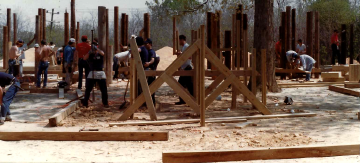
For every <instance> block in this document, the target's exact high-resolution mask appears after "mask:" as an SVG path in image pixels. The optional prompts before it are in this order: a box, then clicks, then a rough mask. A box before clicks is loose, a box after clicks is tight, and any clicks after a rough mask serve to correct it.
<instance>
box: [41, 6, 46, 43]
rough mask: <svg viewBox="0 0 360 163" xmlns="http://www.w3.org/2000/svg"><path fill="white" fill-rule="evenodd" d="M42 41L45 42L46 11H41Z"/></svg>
mask: <svg viewBox="0 0 360 163" xmlns="http://www.w3.org/2000/svg"><path fill="white" fill-rule="evenodd" d="M42 23H43V24H42V28H43V29H42V39H44V40H46V9H42Z"/></svg>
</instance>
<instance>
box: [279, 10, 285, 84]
mask: <svg viewBox="0 0 360 163" xmlns="http://www.w3.org/2000/svg"><path fill="white" fill-rule="evenodd" d="M286 29H287V28H286V13H285V12H281V27H280V39H281V54H280V66H279V67H280V68H283V69H286V62H287V60H286V43H287V42H286V32H287V31H286ZM284 79H286V75H285V74H282V75H281V80H284Z"/></svg>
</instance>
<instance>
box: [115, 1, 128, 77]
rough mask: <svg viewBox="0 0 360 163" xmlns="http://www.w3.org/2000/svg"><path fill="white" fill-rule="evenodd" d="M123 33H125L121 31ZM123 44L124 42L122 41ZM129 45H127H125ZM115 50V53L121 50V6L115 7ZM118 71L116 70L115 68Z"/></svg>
mask: <svg viewBox="0 0 360 163" xmlns="http://www.w3.org/2000/svg"><path fill="white" fill-rule="evenodd" d="M123 19H124V18H123V17H121V28H123V27H122V26H124V23H123ZM121 34H122V35H123V33H121ZM121 37H122V36H121ZM121 43H122V44H123V42H121ZM124 46H127V45H124ZM114 52H115V54H117V53H119V52H120V44H119V6H115V7H114ZM115 71H116V70H115Z"/></svg>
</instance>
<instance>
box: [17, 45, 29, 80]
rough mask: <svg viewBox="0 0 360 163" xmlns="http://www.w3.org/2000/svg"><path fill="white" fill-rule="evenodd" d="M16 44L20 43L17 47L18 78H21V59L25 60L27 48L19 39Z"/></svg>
mask: <svg viewBox="0 0 360 163" xmlns="http://www.w3.org/2000/svg"><path fill="white" fill-rule="evenodd" d="M18 42H19V43H20V47H19V53H20V56H19V76H20V77H22V76H23V59H25V50H26V48H27V44H24V41H23V40H21V39H19V40H18Z"/></svg>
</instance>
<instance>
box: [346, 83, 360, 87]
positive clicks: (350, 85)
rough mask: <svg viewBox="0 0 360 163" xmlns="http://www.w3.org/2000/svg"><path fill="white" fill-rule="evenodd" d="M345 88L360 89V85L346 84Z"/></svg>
mask: <svg viewBox="0 0 360 163" xmlns="http://www.w3.org/2000/svg"><path fill="white" fill-rule="evenodd" d="M344 86H345V88H360V83H345V85H344Z"/></svg>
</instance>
